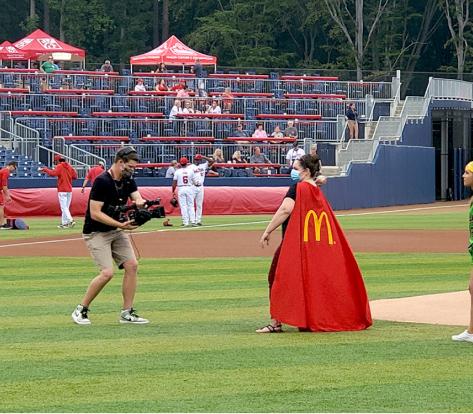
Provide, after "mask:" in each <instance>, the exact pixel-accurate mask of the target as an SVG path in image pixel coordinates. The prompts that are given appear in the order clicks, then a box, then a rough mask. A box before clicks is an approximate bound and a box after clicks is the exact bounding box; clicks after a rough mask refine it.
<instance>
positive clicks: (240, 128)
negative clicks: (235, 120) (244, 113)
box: [232, 124, 248, 137]
mask: <svg viewBox="0 0 473 414" xmlns="http://www.w3.org/2000/svg"><path fill="white" fill-rule="evenodd" d="M232 136H234V137H248V133H247V132H246V131H245V130H243V125H242V124H238V125H237V129H236V131H234V132H233V134H232Z"/></svg>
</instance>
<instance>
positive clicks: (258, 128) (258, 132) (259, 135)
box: [253, 122, 268, 138]
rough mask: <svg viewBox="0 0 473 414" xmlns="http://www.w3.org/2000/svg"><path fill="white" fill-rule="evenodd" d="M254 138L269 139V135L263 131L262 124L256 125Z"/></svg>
mask: <svg viewBox="0 0 473 414" xmlns="http://www.w3.org/2000/svg"><path fill="white" fill-rule="evenodd" d="M253 138H268V134H267V133H266V131H265V130H264V129H263V123H262V122H259V123H257V124H256V129H255V132H253Z"/></svg>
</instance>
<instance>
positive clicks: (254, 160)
mask: <svg viewBox="0 0 473 414" xmlns="http://www.w3.org/2000/svg"><path fill="white" fill-rule="evenodd" d="M254 151H255V152H254V154H253V155H252V156H251V157H250V164H271V161H270V160H269V159H268V157H267V156H266V155H264V154H262V153H261V148H260V147H255V150H254ZM266 171H267V169H266V168H263V169H260V168H258V167H255V168H254V169H253V172H254V173H255V174H259V173H263V174H264V173H265V172H266Z"/></svg>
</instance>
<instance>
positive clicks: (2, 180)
mask: <svg viewBox="0 0 473 414" xmlns="http://www.w3.org/2000/svg"><path fill="white" fill-rule="evenodd" d="M16 168H17V163H16V161H10V162H9V163H8V164H7V165H6V166H5V168H2V169H1V170H0V230H1V229H3V230H5V229H10V228H11V227H10V226H9V225H8V224H7V223H6V221H5V208H4V205H5V203H9V202H11V196H10V191H9V190H8V178H9V177H10V173H12V172H13V171H15V170H16Z"/></svg>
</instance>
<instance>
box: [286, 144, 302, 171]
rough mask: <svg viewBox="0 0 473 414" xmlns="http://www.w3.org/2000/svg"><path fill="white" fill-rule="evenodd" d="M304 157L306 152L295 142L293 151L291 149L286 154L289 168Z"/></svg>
mask: <svg viewBox="0 0 473 414" xmlns="http://www.w3.org/2000/svg"><path fill="white" fill-rule="evenodd" d="M303 155H305V151H304V150H303V149H302V148H299V143H298V142H297V141H294V143H293V144H292V149H290V150H289V151H288V152H287V154H286V160H287V165H288V167H291V168H292V166H293V165H294V162H295V161H296V160H300V159H301V158H302V156H303Z"/></svg>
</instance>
